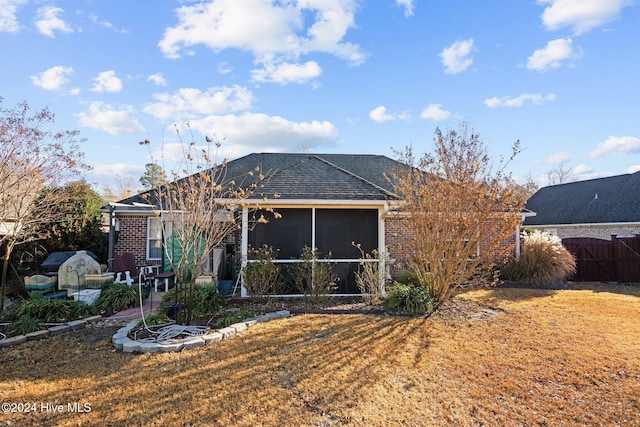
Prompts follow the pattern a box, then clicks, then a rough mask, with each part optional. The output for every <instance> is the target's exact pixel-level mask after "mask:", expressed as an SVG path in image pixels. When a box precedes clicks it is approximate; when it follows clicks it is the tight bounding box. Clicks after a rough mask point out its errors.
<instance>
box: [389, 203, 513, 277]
mask: <svg viewBox="0 0 640 427" xmlns="http://www.w3.org/2000/svg"><path fill="white" fill-rule="evenodd" d="M492 227H493V225H490V226H488V227H487V229H490V228H492ZM516 233H517V231H516V229H515V228H514V229H513V234H512V237H511V238H508V239H505V240H502V241H501V242H500V246H501V247H502V248H505V249H509V250H511V252H512V253H515V242H516ZM410 242H411V228H410V224H409V220H408V219H407V217H406V216H402V215H393V214H391V215H388V216H387V217H386V218H385V243H386V246H387V251H388V254H389V258H390V259H392V260H395V262H394V263H393V264H392V265H391V275H396V274H400V273H402V272H404V271H406V270H407V268H408V267H407V260H408V259H409V258H410V257H411V256H412V255H414V254H415V252H414V251H413V250H412V248H411V246H410ZM485 252H486V246H485V250H484V252H483V240H482V239H481V240H480V253H485Z"/></svg>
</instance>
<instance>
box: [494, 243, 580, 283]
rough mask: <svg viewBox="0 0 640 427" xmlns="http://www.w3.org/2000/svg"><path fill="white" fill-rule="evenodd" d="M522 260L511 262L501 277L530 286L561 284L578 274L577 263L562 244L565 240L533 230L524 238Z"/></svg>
mask: <svg viewBox="0 0 640 427" xmlns="http://www.w3.org/2000/svg"><path fill="white" fill-rule="evenodd" d="M521 242H522V248H521V252H520V258H519V259H515V258H513V259H511V260H509V261H508V262H507V263H506V264H505V266H504V267H503V269H502V272H501V273H502V277H503V278H504V279H506V280H511V281H514V282H522V283H527V284H530V285H550V284H554V283H558V282H562V281H563V280H566V279H567V278H568V277H570V276H571V275H572V274H574V273H575V272H576V260H575V258H574V257H573V255H572V254H571V253H570V252H569V251H568V250H567V249H566V248H565V247H564V246H563V245H562V240H561V239H560V238H559V237H557V236H552V235H551V234H549V233H541V232H539V231H534V232H533V233H531V234H523V235H522V240H521Z"/></svg>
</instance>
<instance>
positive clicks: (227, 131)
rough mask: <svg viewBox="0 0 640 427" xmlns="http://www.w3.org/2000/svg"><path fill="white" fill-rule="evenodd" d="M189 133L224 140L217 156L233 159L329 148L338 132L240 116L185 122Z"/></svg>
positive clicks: (318, 124) (315, 124)
mask: <svg viewBox="0 0 640 427" xmlns="http://www.w3.org/2000/svg"><path fill="white" fill-rule="evenodd" d="M189 125H190V127H191V129H193V130H194V131H197V132H199V133H201V134H203V135H207V136H211V137H216V138H218V139H224V142H223V144H222V148H221V151H220V153H219V154H220V155H221V156H222V157H225V158H236V157H239V156H242V155H245V154H249V153H252V152H291V151H295V150H297V149H298V148H299V147H301V146H305V147H308V148H309V149H310V150H313V149H314V148H315V147H325V146H329V145H333V144H335V143H336V142H337V141H338V136H339V135H338V130H337V129H336V128H335V126H334V125H333V124H332V123H330V122H327V121H316V120H314V121H311V122H293V121H290V120H287V119H285V118H283V117H278V116H268V115H266V114H254V113H243V114H241V115H235V114H228V115H224V116H214V115H212V116H208V117H205V118H202V119H199V120H191V121H189Z"/></svg>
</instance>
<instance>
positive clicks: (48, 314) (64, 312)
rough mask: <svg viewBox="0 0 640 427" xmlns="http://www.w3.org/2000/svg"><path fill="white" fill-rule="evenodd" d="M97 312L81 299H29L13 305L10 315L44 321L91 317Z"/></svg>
mask: <svg viewBox="0 0 640 427" xmlns="http://www.w3.org/2000/svg"><path fill="white" fill-rule="evenodd" d="M96 313H97V309H95V308H94V307H91V306H89V305H87V304H86V303H84V302H80V301H71V300H62V299H52V300H48V299H29V300H23V301H21V302H20V303H17V304H14V305H13V306H11V310H10V312H9V314H8V317H9V318H10V319H13V320H20V319H22V318H25V317H31V318H34V319H39V320H41V321H44V322H63V321H67V320H73V319H80V318H83V317H89V316H92V315H94V314H96Z"/></svg>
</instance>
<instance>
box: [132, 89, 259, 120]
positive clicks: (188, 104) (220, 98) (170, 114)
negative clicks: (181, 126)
mask: <svg viewBox="0 0 640 427" xmlns="http://www.w3.org/2000/svg"><path fill="white" fill-rule="evenodd" d="M153 97H154V99H155V100H156V102H154V103H151V104H147V105H146V106H145V107H144V112H145V113H147V114H151V115H152V116H154V117H157V118H160V119H172V120H179V119H183V118H195V117H199V116H203V115H209V114H222V113H228V112H232V111H242V110H246V109H249V108H251V104H252V103H253V100H254V98H253V94H252V93H251V91H250V90H248V89H247V88H244V87H241V86H231V87H221V88H209V89H207V90H206V91H205V92H202V91H201V90H200V89H194V88H182V89H180V90H178V91H177V92H176V93H174V94H172V95H171V94H168V93H157V94H154V95H153Z"/></svg>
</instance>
